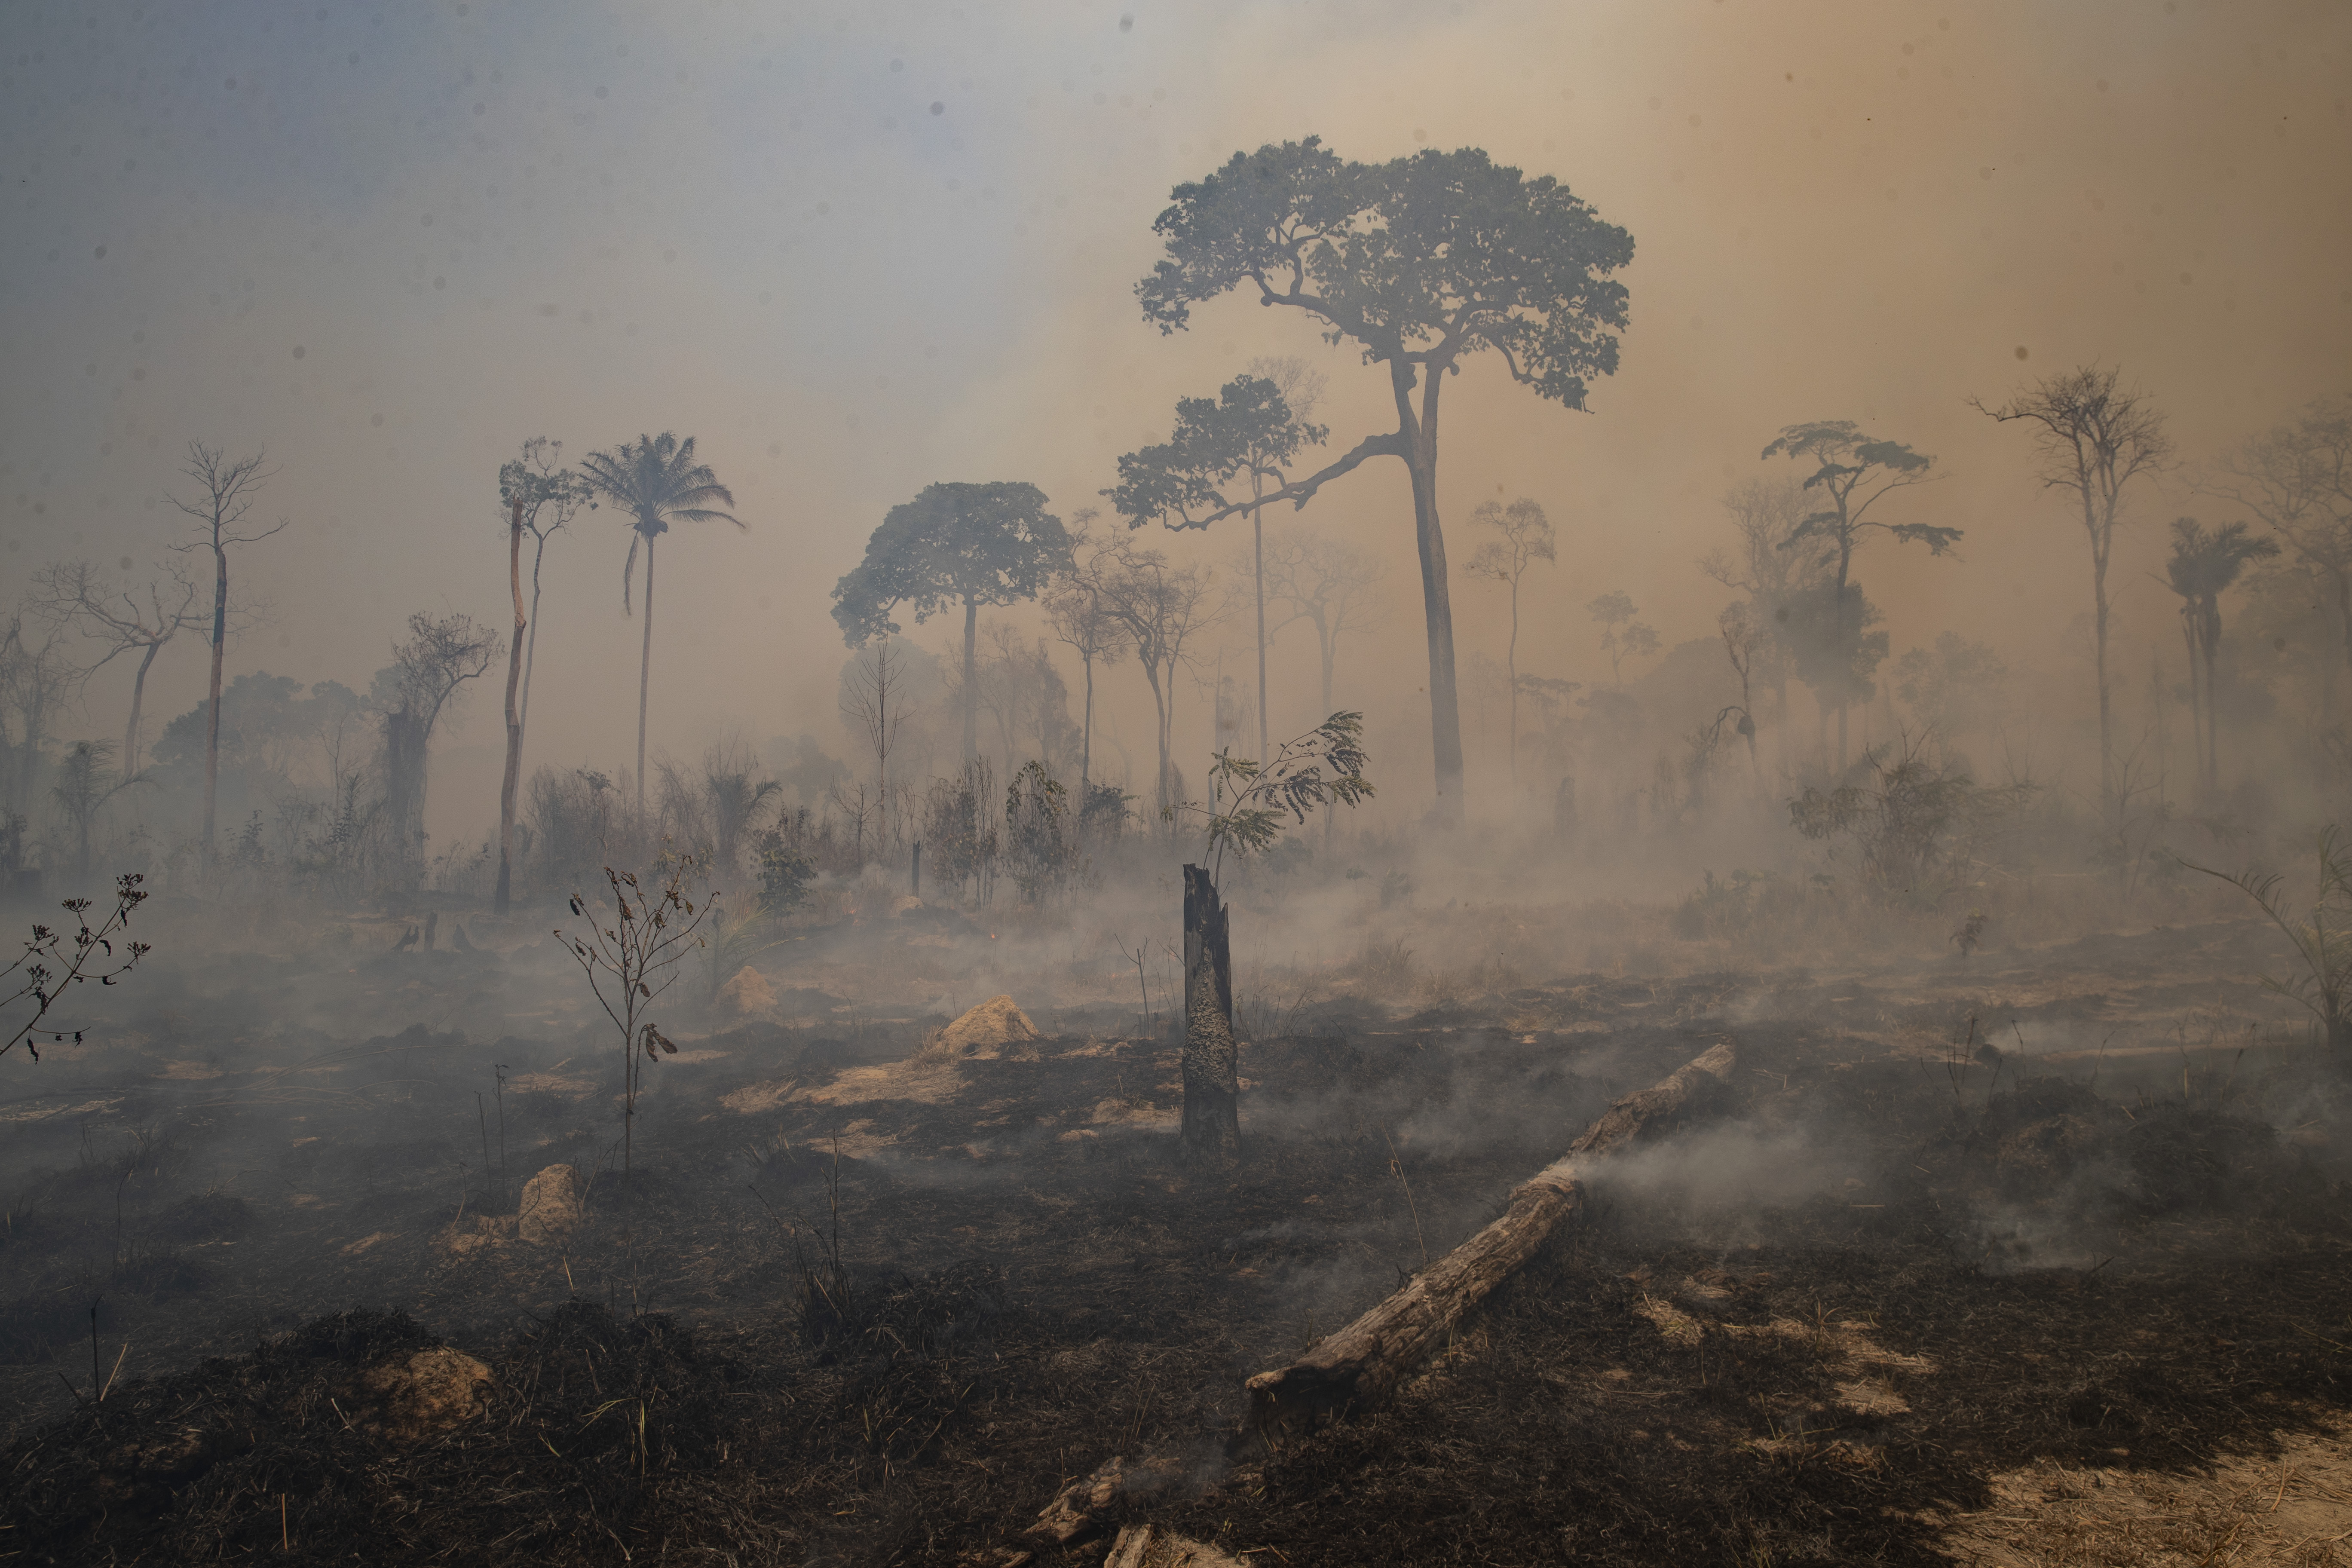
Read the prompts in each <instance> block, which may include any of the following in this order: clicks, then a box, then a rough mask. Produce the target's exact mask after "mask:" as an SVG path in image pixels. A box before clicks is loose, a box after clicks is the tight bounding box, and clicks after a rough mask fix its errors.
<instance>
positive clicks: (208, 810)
mask: <svg viewBox="0 0 2352 1568" xmlns="http://www.w3.org/2000/svg"><path fill="white" fill-rule="evenodd" d="M227 642H228V552H227V551H226V550H224V549H222V548H221V542H220V522H219V520H218V518H217V517H215V520H214V523H213V672H212V684H211V686H210V687H209V688H208V689H207V692H206V696H205V832H204V847H205V867H206V868H210V867H211V866H212V864H213V858H214V856H213V823H214V819H215V807H216V806H217V805H218V803H219V800H220V702H221V659H222V658H223V657H224V655H225V654H226V651H227Z"/></svg>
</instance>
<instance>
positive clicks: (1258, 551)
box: [1250, 469, 1273, 765]
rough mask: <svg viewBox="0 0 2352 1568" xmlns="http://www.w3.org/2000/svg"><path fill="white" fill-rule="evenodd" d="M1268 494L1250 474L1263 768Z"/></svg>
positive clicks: (1259, 755)
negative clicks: (1265, 497) (1266, 503)
mask: <svg viewBox="0 0 2352 1568" xmlns="http://www.w3.org/2000/svg"><path fill="white" fill-rule="evenodd" d="M1264 496H1265V479H1264V478H1262V477H1261V476H1260V475H1259V474H1258V473H1257V472H1256V471H1255V469H1253V470H1252V471H1251V473H1250V500H1251V503H1252V504H1251V506H1250V548H1251V551H1252V560H1253V561H1254V562H1255V578H1254V579H1253V585H1254V586H1255V589H1256V592H1257V761H1258V763H1259V764H1260V765H1264V764H1265V762H1266V761H1267V759H1268V758H1269V757H1271V756H1272V755H1273V752H1272V749H1271V747H1270V744H1269V742H1268V741H1267V740H1266V735H1267V731H1266V727H1265V507H1264V506H1263V505H1262V504H1260V503H1261V498H1263V497H1264Z"/></svg>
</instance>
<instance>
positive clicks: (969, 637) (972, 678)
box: [963, 598, 980, 763]
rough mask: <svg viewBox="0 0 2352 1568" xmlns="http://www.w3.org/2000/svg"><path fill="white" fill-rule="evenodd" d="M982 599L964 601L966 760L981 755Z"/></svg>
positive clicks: (964, 731) (964, 752) (964, 736)
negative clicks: (980, 650) (980, 649)
mask: <svg viewBox="0 0 2352 1568" xmlns="http://www.w3.org/2000/svg"><path fill="white" fill-rule="evenodd" d="M979 647H980V601H979V600H978V599H971V598H967V599H966V600H964V602H963V760H964V761H965V762H967V763H969V762H971V761H972V760H973V759H974V758H976V757H978V756H979V755H980V654H979Z"/></svg>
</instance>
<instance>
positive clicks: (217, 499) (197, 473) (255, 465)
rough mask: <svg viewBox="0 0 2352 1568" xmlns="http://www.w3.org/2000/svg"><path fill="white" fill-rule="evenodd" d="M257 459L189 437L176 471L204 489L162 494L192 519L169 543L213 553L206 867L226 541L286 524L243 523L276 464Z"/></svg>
mask: <svg viewBox="0 0 2352 1568" xmlns="http://www.w3.org/2000/svg"><path fill="white" fill-rule="evenodd" d="M261 465H262V455H261V454H260V453H259V452H256V453H254V454H253V455H252V456H251V457H247V458H231V457H229V456H227V455H226V453H225V452H223V451H222V450H221V448H219V447H207V446H205V444H204V443H203V442H201V441H191V442H189V443H188V460H187V462H186V463H185V464H184V465H183V466H182V468H181V469H180V471H181V472H182V473H184V474H185V475H186V476H187V477H188V478H189V479H193V480H194V481H195V484H196V488H197V489H199V490H201V491H202V492H203V493H202V494H201V495H199V496H198V497H197V498H196V499H195V500H181V499H180V498H179V497H177V496H175V495H173V494H171V493H170V492H168V491H166V492H165V494H164V497H163V499H164V500H168V501H170V502H171V503H172V504H173V506H175V507H177V508H179V509H180V510H182V511H184V512H185V513H187V514H188V516H190V517H191V518H194V520H195V530H194V532H195V538H194V540H192V541H190V542H187V543H184V544H175V545H173V546H172V548H173V550H177V551H180V552H184V553H193V552H196V551H199V550H205V551H210V552H212V558H213V616H212V621H213V625H212V635H211V642H212V649H213V664H212V675H211V681H210V685H209V686H208V687H207V688H206V690H205V823H204V855H205V867H206V868H210V867H211V865H212V860H213V817H214V808H215V805H216V804H217V802H218V799H219V786H220V713H221V660H222V658H223V657H224V655H225V653H226V648H227V646H228V631H229V608H228V547H229V546H230V545H232V544H258V543H260V542H262V541H263V540H265V539H268V537H269V536H270V535H272V534H274V533H278V532H280V531H283V530H284V529H285V528H286V526H287V524H286V522H285V521H284V520H283V519H281V520H279V521H278V524H277V526H276V527H274V528H259V527H250V528H249V527H247V525H246V519H247V516H249V515H250V514H251V513H252V511H253V500H254V495H255V492H257V491H258V490H259V489H261V488H262V486H264V485H266V484H268V482H269V481H270V480H271V479H274V478H276V477H277V472H278V470H276V469H275V468H263V467H262V466H261Z"/></svg>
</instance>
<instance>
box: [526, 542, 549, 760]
mask: <svg viewBox="0 0 2352 1568" xmlns="http://www.w3.org/2000/svg"><path fill="white" fill-rule="evenodd" d="M546 558H547V541H545V540H544V539H542V540H541V541H540V542H539V548H538V549H537V550H536V551H534V552H532V554H531V558H530V616H529V617H528V619H529V620H530V635H529V636H528V637H526V638H525V639H524V642H523V645H522V715H521V721H522V723H523V724H524V725H525V726H526V727H528V726H529V725H530V667H531V666H532V664H534V663H535V662H537V660H538V658H539V566H540V563H541V561H543V560H545V559H546Z"/></svg>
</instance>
